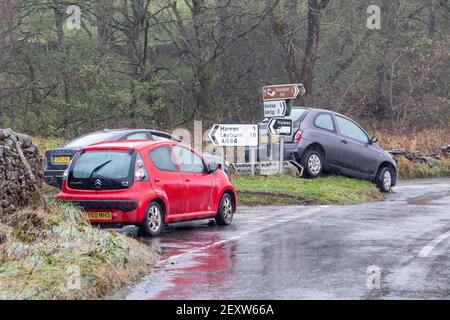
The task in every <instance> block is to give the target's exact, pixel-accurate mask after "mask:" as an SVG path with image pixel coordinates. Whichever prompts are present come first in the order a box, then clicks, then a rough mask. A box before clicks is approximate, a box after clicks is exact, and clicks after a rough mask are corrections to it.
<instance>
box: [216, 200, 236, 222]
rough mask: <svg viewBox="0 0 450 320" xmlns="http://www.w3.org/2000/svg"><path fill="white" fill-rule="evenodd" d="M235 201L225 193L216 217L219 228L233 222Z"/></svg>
mask: <svg viewBox="0 0 450 320" xmlns="http://www.w3.org/2000/svg"><path fill="white" fill-rule="evenodd" d="M233 215H234V201H233V197H232V196H231V195H230V194H229V193H224V194H223V196H222V199H221V200H220V204H219V210H218V211H217V215H216V218H215V219H216V222H217V224H218V225H219V226H227V225H229V224H231V222H232V221H233Z"/></svg>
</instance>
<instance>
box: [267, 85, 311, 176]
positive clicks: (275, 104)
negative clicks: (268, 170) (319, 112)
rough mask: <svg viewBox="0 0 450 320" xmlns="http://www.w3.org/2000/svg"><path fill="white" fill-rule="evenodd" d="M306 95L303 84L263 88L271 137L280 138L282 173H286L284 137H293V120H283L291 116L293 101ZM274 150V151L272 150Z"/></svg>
mask: <svg viewBox="0 0 450 320" xmlns="http://www.w3.org/2000/svg"><path fill="white" fill-rule="evenodd" d="M304 94H305V87H304V86H303V84H301V83H293V84H280V85H270V86H265V87H263V88H262V95H263V100H264V116H265V117H266V118H272V119H271V120H270V121H269V123H268V130H269V133H270V135H271V136H281V137H280V170H279V171H280V173H283V171H284V166H283V163H284V139H283V136H290V135H292V120H291V119H286V118H281V119H280V117H285V116H288V115H290V113H291V109H292V105H291V101H292V100H295V99H297V97H298V96H303V95H304ZM271 150H272V149H271Z"/></svg>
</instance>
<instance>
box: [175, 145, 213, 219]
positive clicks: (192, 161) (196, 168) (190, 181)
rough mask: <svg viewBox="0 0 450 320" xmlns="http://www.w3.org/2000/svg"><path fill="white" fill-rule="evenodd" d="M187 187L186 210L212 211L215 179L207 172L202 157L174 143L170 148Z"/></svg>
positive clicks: (189, 211) (192, 211)
mask: <svg viewBox="0 0 450 320" xmlns="http://www.w3.org/2000/svg"><path fill="white" fill-rule="evenodd" d="M172 150H173V153H174V154H175V157H176V159H177V160H178V163H179V164H180V169H181V173H182V175H183V178H184V182H185V183H186V187H187V196H186V197H187V201H186V206H187V210H188V211H187V212H188V213H205V212H211V211H213V210H214V209H213V191H214V187H215V180H214V177H213V175H212V174H210V173H208V172H207V170H206V166H205V164H204V162H203V159H202V158H201V157H200V156H199V155H197V154H196V153H195V152H193V151H192V150H190V149H188V148H186V147H184V146H180V145H175V146H173V148H172Z"/></svg>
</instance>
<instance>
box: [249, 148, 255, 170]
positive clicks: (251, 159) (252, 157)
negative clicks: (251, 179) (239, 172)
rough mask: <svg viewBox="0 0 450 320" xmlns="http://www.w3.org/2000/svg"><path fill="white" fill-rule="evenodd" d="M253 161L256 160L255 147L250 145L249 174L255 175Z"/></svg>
mask: <svg viewBox="0 0 450 320" xmlns="http://www.w3.org/2000/svg"><path fill="white" fill-rule="evenodd" d="M255 162H256V148H255V147H250V170H251V175H252V176H254V175H255Z"/></svg>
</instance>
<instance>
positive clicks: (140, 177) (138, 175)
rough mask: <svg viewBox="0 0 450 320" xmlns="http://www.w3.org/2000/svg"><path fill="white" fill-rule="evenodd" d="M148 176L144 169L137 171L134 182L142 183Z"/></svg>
mask: <svg viewBox="0 0 450 320" xmlns="http://www.w3.org/2000/svg"><path fill="white" fill-rule="evenodd" d="M145 176H146V174H145V170H144V169H142V168H141V169H137V170H136V172H135V173H134V181H138V182H139V181H142V180H144V178H145Z"/></svg>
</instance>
